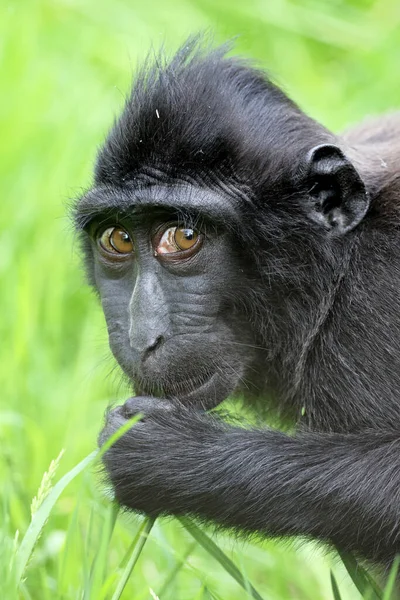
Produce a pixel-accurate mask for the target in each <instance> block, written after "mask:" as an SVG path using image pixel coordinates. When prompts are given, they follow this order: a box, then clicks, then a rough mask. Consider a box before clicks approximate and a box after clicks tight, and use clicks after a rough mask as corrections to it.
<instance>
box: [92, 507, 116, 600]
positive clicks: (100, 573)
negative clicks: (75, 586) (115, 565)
mask: <svg viewBox="0 0 400 600" xmlns="http://www.w3.org/2000/svg"><path fill="white" fill-rule="evenodd" d="M118 512H119V506H118V504H117V503H116V502H114V503H112V504H111V506H110V507H109V510H108V512H107V516H106V519H105V522H104V524H103V527H102V531H101V537H100V543H99V547H98V550H97V552H96V555H95V557H94V559H93V563H92V567H91V569H90V584H89V590H90V591H89V595H88V594H85V595H84V600H89V598H99V599H100V598H102V594H101V589H102V586H103V582H104V578H105V574H106V570H107V558H108V550H109V546H110V540H111V536H112V534H113V531H114V527H115V522H116V520H117V516H118Z"/></svg>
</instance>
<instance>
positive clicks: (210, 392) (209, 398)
mask: <svg viewBox="0 0 400 600" xmlns="http://www.w3.org/2000/svg"><path fill="white" fill-rule="evenodd" d="M232 392H233V388H232V387H231V386H228V383H227V381H224V380H223V379H222V378H221V377H220V376H219V374H218V373H214V374H213V375H212V376H211V377H210V379H208V380H207V381H205V382H204V383H202V384H201V385H200V386H198V387H195V388H194V389H193V390H190V391H188V392H186V393H182V394H179V395H173V394H165V396H164V397H165V398H166V399H169V400H172V401H177V402H180V403H181V404H184V405H185V406H190V407H193V408H198V409H203V410H211V409H212V408H215V407H216V406H218V405H219V404H221V402H223V401H224V400H225V399H226V398H227V397H228V396H229V394H230V393H232ZM136 395H137V396H148V395H149V394H148V393H146V390H145V389H142V388H139V387H138V386H136ZM151 395H153V396H154V394H151Z"/></svg>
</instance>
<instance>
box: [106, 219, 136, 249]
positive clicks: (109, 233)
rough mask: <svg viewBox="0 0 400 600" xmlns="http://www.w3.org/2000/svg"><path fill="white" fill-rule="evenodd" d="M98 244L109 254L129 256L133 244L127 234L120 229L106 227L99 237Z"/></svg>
mask: <svg viewBox="0 0 400 600" xmlns="http://www.w3.org/2000/svg"><path fill="white" fill-rule="evenodd" d="M99 244H100V246H101V247H102V249H103V250H105V251H106V252H109V253H110V254H131V253H132V252H133V243H132V240H131V238H130V236H129V233H128V232H127V231H125V229H123V228H122V227H119V226H118V227H108V228H107V229H105V230H104V231H103V233H102V234H101V235H100V237H99Z"/></svg>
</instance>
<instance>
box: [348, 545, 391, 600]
mask: <svg viewBox="0 0 400 600" xmlns="http://www.w3.org/2000/svg"><path fill="white" fill-rule="evenodd" d="M338 553H339V556H340V558H341V559H342V562H343V564H344V566H345V567H346V570H347V572H348V574H349V575H350V577H351V579H352V580H353V583H354V585H355V586H356V588H357V589H358V591H359V592H360V594H361V595H362V596H366V595H367V594H368V598H369V600H382V590H380V589H379V586H378V585H377V584H376V583H375V581H374V580H373V578H372V577H371V576H370V575H369V574H368V573H367V571H366V570H365V569H364V567H362V566H361V565H359V564H358V562H357V561H356V559H355V558H354V556H353V555H352V554H350V552H342V551H340V550H338Z"/></svg>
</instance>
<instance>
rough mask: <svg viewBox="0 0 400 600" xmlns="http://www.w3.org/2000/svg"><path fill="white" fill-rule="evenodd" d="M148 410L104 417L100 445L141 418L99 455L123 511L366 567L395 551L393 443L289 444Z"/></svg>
mask: <svg viewBox="0 0 400 600" xmlns="http://www.w3.org/2000/svg"><path fill="white" fill-rule="evenodd" d="M131 403H132V401H131ZM154 403H155V404H154V406H156V408H152V407H151V405H152V401H151V400H150V401H149V400H148V399H141V398H137V399H136V398H135V399H133V405H132V404H131V406H130V407H129V409H128V414H127V412H126V409H125V412H124V411H123V409H116V410H115V411H113V412H112V413H110V414H109V417H108V421H107V425H106V428H105V430H104V433H103V438H104V439H105V438H106V437H108V435H110V434H111V433H112V432H113V431H115V430H116V429H117V428H118V427H119V426H120V425H121V424H122V423H124V422H125V417H126V416H129V415H130V414H133V413H134V412H143V413H145V414H147V415H148V416H147V417H146V419H145V420H144V421H143V422H140V423H138V424H136V425H134V426H133V428H132V429H131V430H130V431H129V432H128V433H126V434H125V435H124V436H123V437H122V438H121V439H120V440H119V441H118V442H117V443H116V444H115V446H114V447H112V448H111V449H110V450H109V451H108V452H107V454H106V455H105V464H106V468H107V471H108V474H109V477H110V479H111V481H112V483H113V485H114V488H115V492H116V497H117V499H118V500H119V502H121V503H122V504H124V505H126V506H127V507H129V508H132V509H134V510H139V511H143V512H146V513H149V514H154V515H156V514H159V513H166V514H174V515H182V514H192V515H196V516H198V517H200V518H202V519H210V520H213V521H216V522H217V523H219V524H222V525H224V526H228V527H238V528H241V529H244V530H247V531H260V532H263V533H266V534H268V535H273V536H280V535H303V536H313V537H317V538H319V539H321V540H324V541H327V542H331V543H335V544H337V545H338V546H339V547H341V548H342V549H347V550H352V551H356V552H358V553H360V554H361V555H363V556H364V557H366V558H368V559H373V560H379V561H389V560H390V559H391V558H393V557H394V555H395V554H396V552H399V551H400V458H399V457H400V435H397V434H395V433H384V432H381V431H378V432H373V431H369V432H366V433H365V434H357V435H355V434H354V435H350V434H349V435H339V434H325V433H324V434H318V433H302V434H299V435H298V436H295V437H289V436H287V435H285V434H283V433H281V432H277V431H271V430H246V429H241V428H233V427H230V426H228V425H225V424H223V423H221V422H218V421H217V420H216V419H214V418H212V417H210V416H209V415H204V414H200V413H197V412H194V411H190V410H186V409H176V408H172V409H170V410H169V409H160V408H159V407H160V404H162V401H160V400H158V399H156V400H154ZM149 405H150V409H149ZM133 407H136V408H133Z"/></svg>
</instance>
